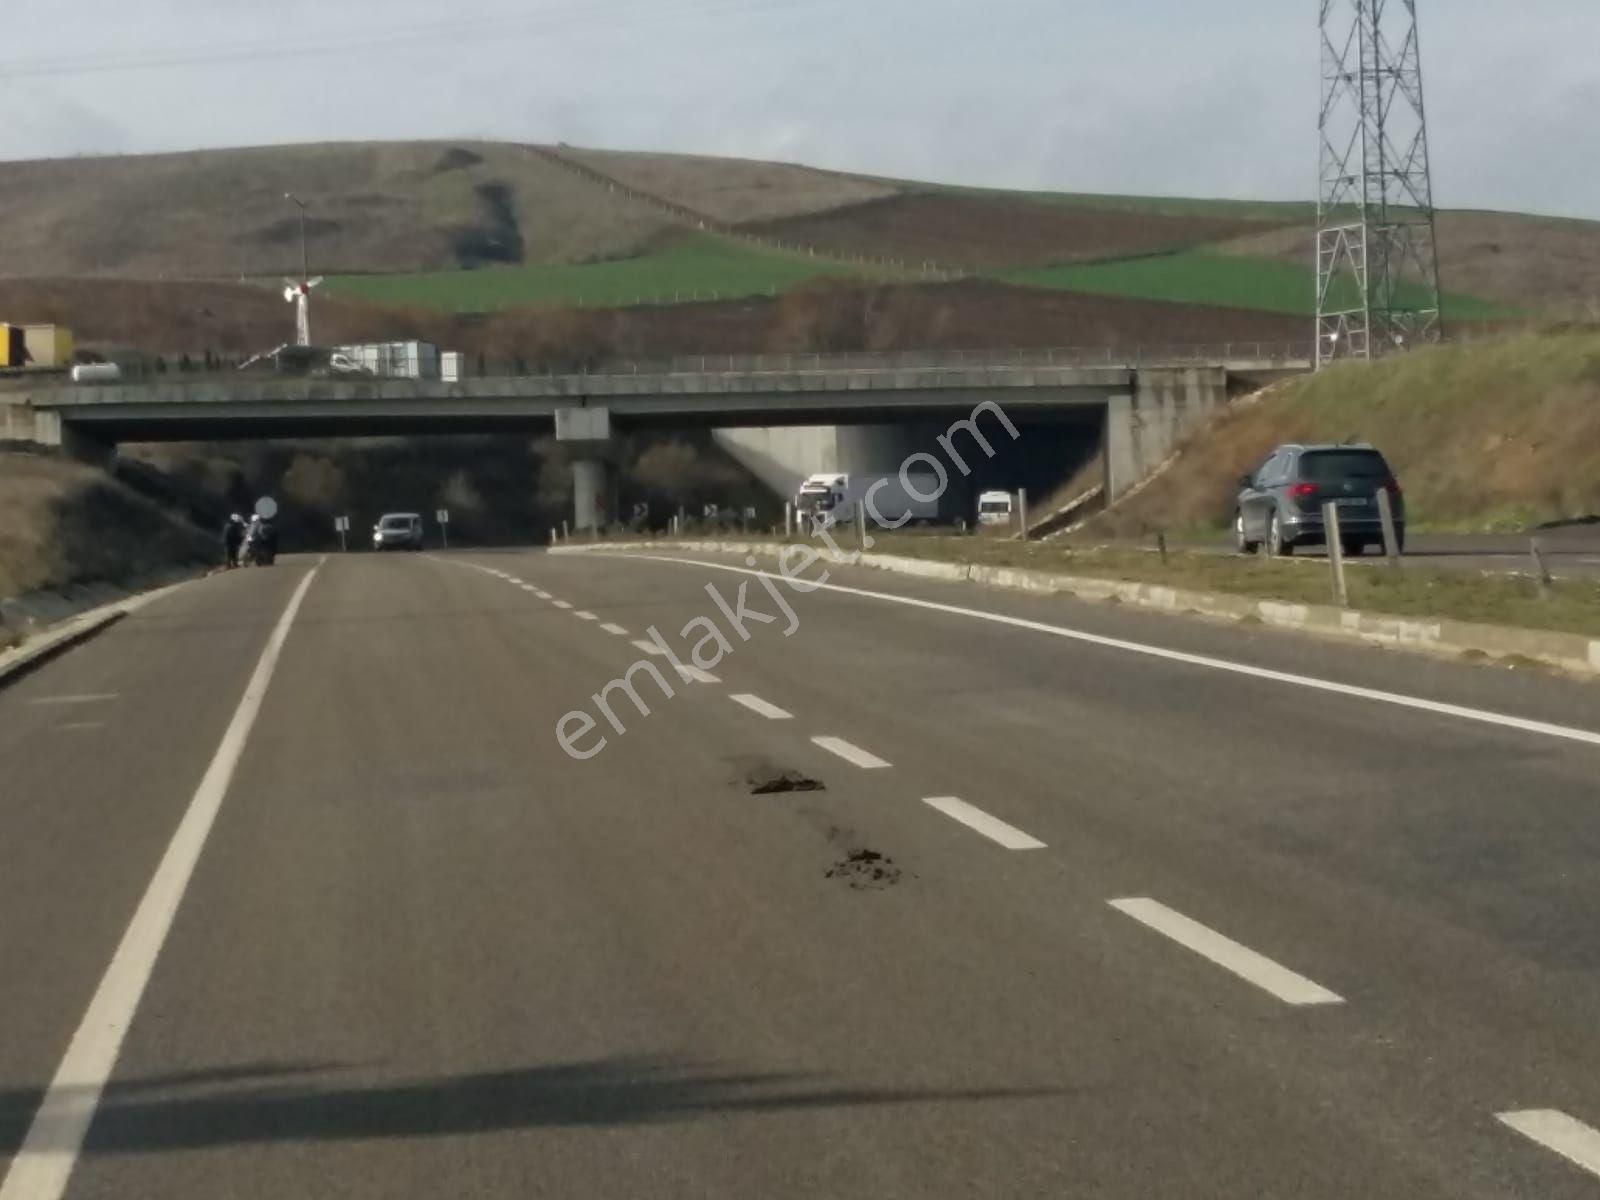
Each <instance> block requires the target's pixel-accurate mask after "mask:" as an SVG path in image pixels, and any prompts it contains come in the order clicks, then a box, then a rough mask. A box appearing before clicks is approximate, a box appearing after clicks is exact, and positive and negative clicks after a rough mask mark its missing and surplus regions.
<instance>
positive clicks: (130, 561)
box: [0, 453, 212, 597]
mask: <svg viewBox="0 0 1600 1200" xmlns="http://www.w3.org/2000/svg"><path fill="white" fill-rule="evenodd" d="M211 551H212V544H211V540H210V538H209V537H207V536H206V535H205V534H204V533H202V532H201V531H200V530H199V529H197V528H195V527H194V526H192V525H190V524H188V523H186V522H185V521H183V520H182V519H181V518H179V517H178V516H176V515H175V514H174V513H172V512H169V511H168V510H166V509H164V508H162V507H161V506H160V505H158V504H157V503H155V502H154V501H153V500H151V499H149V498H147V497H145V496H143V495H140V494H139V493H138V492H136V491H134V490H133V489H132V488H130V487H128V486H126V485H125V484H123V483H120V482H118V481H117V480H115V479H113V478H112V477H111V476H109V475H107V474H106V473H105V472H103V471H101V470H98V469H97V468H94V467H90V466H85V465H83V464H81V463H74V462H69V461H66V460H64V459H59V458H53V457H45V456H39V455H30V454H9V453H0V596H7V597H10V596H19V595H24V594H26V593H28V592H34V591H41V590H46V589H54V588H62V587H66V586H69V585H72V584H79V583H90V582H102V581H103V582H113V583H117V582H125V581H129V580H131V579H133V578H135V577H137V576H139V575H140V574H143V573H145V572H149V571H153V570H155V569H157V568H160V567H165V566H170V565H172V564H175V563H181V562H190V561H199V560H202V559H204V558H205V557H207V556H208V555H210V553H211Z"/></svg>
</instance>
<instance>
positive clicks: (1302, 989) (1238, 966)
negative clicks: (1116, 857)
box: [1106, 897, 1344, 1005]
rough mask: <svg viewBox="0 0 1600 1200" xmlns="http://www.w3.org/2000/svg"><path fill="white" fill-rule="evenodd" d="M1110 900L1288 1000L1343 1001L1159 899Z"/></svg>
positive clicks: (1209, 957) (1160, 932)
mask: <svg viewBox="0 0 1600 1200" xmlns="http://www.w3.org/2000/svg"><path fill="white" fill-rule="evenodd" d="M1106 903H1107V904H1109V905H1111V907H1112V908H1114V909H1116V910H1117V911H1118V912H1120V913H1124V914H1125V915H1127V916H1130V917H1132V918H1133V919H1134V920H1135V921H1138V922H1139V923H1140V924H1141V925H1144V926H1146V927H1148V928H1150V929H1153V930H1155V931H1156V932H1157V933H1159V934H1161V935H1162V936H1164V937H1168V938H1171V939H1172V940H1173V941H1175V942H1177V943H1178V945H1180V946H1182V947H1184V948H1185V949H1188V950H1192V951H1194V952H1195V953H1196V954H1198V955H1200V956H1201V957H1202V958H1207V959H1210V960H1211V961H1212V962H1214V963H1216V964H1217V966H1219V967H1221V968H1222V969H1223V970H1225V971H1231V972H1233V974H1235V975H1237V976H1238V977H1239V978H1240V979H1243V980H1245V981H1246V982H1248V983H1253V984H1255V985H1256V986H1257V987H1258V988H1260V989H1261V990H1262V991H1264V992H1268V993H1270V994H1271V995H1273V996H1276V997H1277V998H1278V999H1279V1000H1282V1001H1283V1002H1284V1003H1285V1004H1297V1005H1303V1004H1343V1003H1344V997H1343V996H1340V995H1338V994H1337V993H1335V992H1330V991H1329V990H1328V989H1327V988H1325V987H1323V986H1322V985H1321V984H1319V983H1314V982H1312V981H1311V980H1309V979H1307V978H1306V977H1305V976H1304V975H1298V974H1296V973H1295V972H1293V971H1291V970H1289V968H1288V967H1285V966H1282V965H1280V964H1279V963H1275V962H1273V961H1272V959H1270V958H1268V957H1267V956H1266V955H1264V954H1257V953H1256V952H1255V951H1254V950H1252V949H1250V947H1248V946H1243V945H1240V944H1239V943H1238V942H1236V941H1234V940H1233V939H1232V938H1230V937H1225V936H1223V935H1222V934H1220V933H1218V932H1217V931H1216V930H1215V929H1212V928H1210V927H1209V926H1205V925H1202V924H1200V922H1199V921H1196V920H1193V919H1192V918H1190V917H1186V916H1184V915H1183V914H1182V913H1181V912H1178V911H1177V910H1175V909H1171V908H1168V907H1167V906H1166V905H1165V904H1162V903H1161V902H1160V901H1158V900H1151V899H1148V898H1146V897H1138V898H1135V899H1127V900H1108V901H1106Z"/></svg>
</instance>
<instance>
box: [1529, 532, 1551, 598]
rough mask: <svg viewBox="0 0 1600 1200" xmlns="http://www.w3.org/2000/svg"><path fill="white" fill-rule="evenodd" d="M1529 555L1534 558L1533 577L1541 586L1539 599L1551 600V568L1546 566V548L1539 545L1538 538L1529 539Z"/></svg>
mask: <svg viewBox="0 0 1600 1200" xmlns="http://www.w3.org/2000/svg"><path fill="white" fill-rule="evenodd" d="M1528 553H1529V554H1531V555H1532V556H1533V577H1534V580H1535V581H1536V582H1537V583H1538V585H1539V598H1540V599H1541V600H1548V599H1550V585H1551V583H1552V582H1553V581H1552V580H1551V578H1550V568H1549V567H1548V566H1546V565H1545V561H1544V548H1543V547H1542V546H1540V545H1539V539H1538V538H1529V539H1528Z"/></svg>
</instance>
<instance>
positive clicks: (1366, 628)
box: [552, 541, 1600, 678]
mask: <svg viewBox="0 0 1600 1200" xmlns="http://www.w3.org/2000/svg"><path fill="white" fill-rule="evenodd" d="M782 548H783V547H782V546H781V545H779V544H778V543H774V542H708V541H683V542H612V543H597V544H591V545H582V546H560V547H553V548H552V553H556V554H563V553H579V552H584V551H594V550H601V551H604V550H689V551H697V552H701V553H721V554H745V555H749V554H756V555H765V556H768V557H776V556H777V553H778V551H779V550H780V549H782ZM821 557H822V558H824V559H825V560H827V561H830V562H837V563H850V562H852V561H853V560H852V558H851V556H849V555H835V554H833V553H831V552H821ZM855 565H857V566H863V567H872V568H874V569H876V570H881V571H892V572H894V573H896V574H900V575H914V576H917V577H919V578H922V579H940V580H947V581H950V582H967V583H981V584H986V585H988V586H990V587H1000V588H1007V589H1010V590H1012V591H1021V592H1033V593H1041V594H1047V595H1068V596H1072V597H1074V598H1076V599H1079V600H1088V601H1093V602H1096V603H1101V604H1126V605H1129V606H1130V607H1134V608H1145V609H1151V610H1154V611H1157V612H1169V613H1188V614H1193V615H1198V616H1206V617H1215V618H1220V619H1222V620H1227V621H1234V622H1259V623H1260V624H1262V625H1269V626H1271V627H1273V628H1275V629H1289V630H1297V631H1300V632H1304V633H1315V634H1320V635H1322V636H1325V637H1334V638H1339V639H1342V640H1345V641H1354V642H1361V643H1364V644H1366V645H1376V646H1386V647H1389V648H1391V649H1396V650H1408V651H1413V652H1419V653H1424V654H1434V655H1442V656H1445V657H1450V658H1482V659H1486V660H1495V659H1513V660H1529V661H1533V662H1538V663H1543V664H1544V665H1546V666H1551V667H1556V668H1558V669H1560V670H1563V671H1570V672H1572V673H1574V674H1578V675H1585V676H1589V677H1591V678H1596V677H1600V640H1596V639H1592V638H1587V637H1584V636H1583V635H1582V634H1576V633H1550V632H1544V631H1542V630H1537V629H1518V628H1516V627H1514V626H1509V625H1480V624H1477V623H1475V622H1471V621H1455V620H1450V619H1448V618H1437V619H1427V618H1415V617H1397V616H1391V615H1389V614H1386V613H1371V612H1360V611H1357V610H1355V609H1342V608H1335V607H1334V606H1333V605H1331V604H1290V603H1286V602H1284V601H1281V600H1262V599H1255V598H1252V597H1249V596H1231V595H1227V594H1225V593H1221V592H1196V591H1187V590H1184V589H1180V588H1170V587H1163V586H1161V585H1160V584H1153V583H1128V582H1125V581H1123V580H1117V579H1096V578H1091V577H1087V576H1079V575H1058V574H1055V573H1053V572H1049V571H1032V570H1027V569H1025V568H1021V567H986V566H978V565H975V564H967V563H952V562H940V561H938V560H936V559H923V558H906V557H904V556H901V555H894V554H863V555H861V556H860V558H859V561H858V562H856V563H855Z"/></svg>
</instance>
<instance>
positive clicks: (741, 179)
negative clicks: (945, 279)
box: [560, 146, 898, 225]
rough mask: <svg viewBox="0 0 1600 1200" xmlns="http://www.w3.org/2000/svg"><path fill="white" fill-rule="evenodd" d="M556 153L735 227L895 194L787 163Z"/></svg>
mask: <svg viewBox="0 0 1600 1200" xmlns="http://www.w3.org/2000/svg"><path fill="white" fill-rule="evenodd" d="M560 153H561V154H562V155H563V156H564V157H566V158H570V159H572V160H574V161H575V162H581V163H584V164H586V165H587V166H589V167H590V168H592V169H593V170H596V171H600V172H602V173H603V174H605V175H608V176H610V177H611V178H613V179H616V180H617V181H619V182H621V183H625V184H627V185H628V186H629V187H631V188H635V189H637V190H638V191H641V192H646V193H648V194H650V195H652V196H658V197H660V198H661V199H663V200H666V201H668V202H670V203H672V204H676V205H678V206H680V207H682V208H687V209H690V210H692V211H694V212H698V213H702V214H704V215H705V216H708V217H712V218H714V219H716V220H718V221H725V222H727V223H729V224H734V225H737V224H741V223H744V222H748V221H772V220H777V219H780V218H783V217H793V216H798V215H800V214H803V213H815V212H826V211H828V210H829V209H834V208H839V207H841V206H843V205H847V204H860V203H862V202H863V201H867V200H875V199H878V198H880V197H884V196H893V195H896V194H898V189H897V188H895V187H892V186H890V185H887V184H883V183H877V182H874V181H871V180H866V179H856V178H852V177H850V176H846V175H835V174H833V173H831V172H827V171H818V170H814V169H812V168H811V167H802V166H796V165H793V164H790V163H772V162H757V161H754V160H751V159H743V158H711V157H707V156H703V155H688V154H636V153H627V152H623V151H617V150H580V149H576V148H574V147H570V146H563V147H561V149H560Z"/></svg>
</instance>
